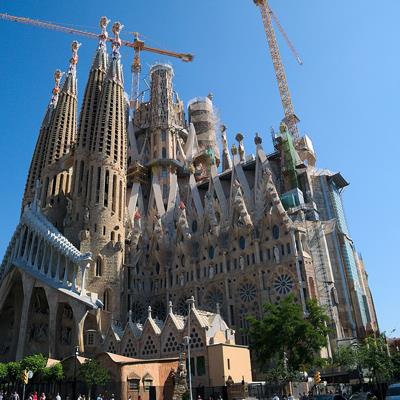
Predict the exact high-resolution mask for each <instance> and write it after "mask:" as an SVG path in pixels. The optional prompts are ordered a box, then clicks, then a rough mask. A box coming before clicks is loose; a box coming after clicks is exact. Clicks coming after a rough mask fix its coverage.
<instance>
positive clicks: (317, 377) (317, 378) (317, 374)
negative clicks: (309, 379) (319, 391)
mask: <svg viewBox="0 0 400 400" xmlns="http://www.w3.org/2000/svg"><path fill="white" fill-rule="evenodd" d="M320 382H321V372H319V371H316V372H315V374H314V383H315V384H316V385H318V384H319V383H320Z"/></svg>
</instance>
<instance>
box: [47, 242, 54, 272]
mask: <svg viewBox="0 0 400 400" xmlns="http://www.w3.org/2000/svg"><path fill="white" fill-rule="evenodd" d="M54 251H55V250H54V248H53V247H50V258H49V265H48V267H47V277H48V278H51V268H52V264H53V258H54Z"/></svg>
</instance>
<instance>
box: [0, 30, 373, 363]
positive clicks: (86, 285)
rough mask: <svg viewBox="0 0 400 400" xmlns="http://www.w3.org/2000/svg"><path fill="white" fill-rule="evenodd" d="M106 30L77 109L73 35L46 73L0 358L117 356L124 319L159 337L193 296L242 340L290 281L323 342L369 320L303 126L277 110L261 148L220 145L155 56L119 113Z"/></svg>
mask: <svg viewBox="0 0 400 400" xmlns="http://www.w3.org/2000/svg"><path fill="white" fill-rule="evenodd" d="M120 28H121V26H120V24H118V23H115V24H114V25H113V33H114V39H113V42H112V53H111V55H109V54H108V53H107V46H106V43H107V42H106V40H105V36H104V35H103V36H100V40H99V45H98V48H97V50H96V53H95V56H94V59H93V63H92V66H91V69H90V72H89V77H88V80H87V84H86V88H85V92H84V97H83V102H82V107H81V112H80V115H79V116H78V115H77V108H78V99H77V91H76V68H77V61H78V56H77V52H78V47H79V45H78V43H76V42H74V43H73V46H72V52H73V55H72V58H71V60H70V65H69V69H68V72H67V73H66V74H65V77H64V78H62V73H61V72H60V71H56V74H55V86H54V89H53V94H52V98H51V101H50V104H49V106H48V107H47V110H46V114H45V117H44V120H43V123H42V126H41V128H40V132H39V136H38V140H37V144H36V147H35V150H34V154H33V157H32V162H31V166H30V169H29V173H28V178H27V184H26V188H25V193H24V198H23V202H22V206H23V209H22V213H21V218H20V221H19V224H18V226H17V228H16V230H15V233H14V235H13V237H12V238H11V241H10V244H9V246H8V249H7V251H6V254H5V256H4V259H3V262H2V264H1V267H0V336H1V337H2V338H4V340H2V343H1V345H0V359H2V360H6V359H15V358H17V359H18V358H21V357H23V356H24V355H26V354H30V353H34V352H42V353H44V354H46V355H48V356H49V357H52V358H63V357H66V356H68V355H70V354H72V353H73V351H74V350H73V349H74V346H79V348H80V351H81V352H82V353H84V354H86V355H91V354H95V353H96V352H99V351H102V350H106V351H111V352H113V350H115V352H120V353H122V352H123V351H124V349H120V350H118V349H117V347H115V348H110V335H114V334H115V335H117V336H118V332H120V331H123V330H126V329H128V325H129V326H130V327H132V326H133V324H136V325H135V326H142V328H143V326H150V328H151V329H150V328H146V329H149V330H150V331H151V332H150V333H149V337H150V338H152V339H151V340H153V342H155V341H156V340H157V341H159V339H155V338H157V337H158V336H157V335H160V334H161V331H162V329H161V328H160V326H161V325H162V324H164V323H169V324H171V323H174V324H175V325H176V326H178V325H179V326H181V325H182V327H183V326H184V324H185V322H184V321H185V318H186V317H185V315H186V314H187V310H188V304H187V299H188V298H190V297H192V296H193V297H194V298H195V301H196V307H197V308H198V309H200V310H202V311H201V312H203V313H206V314H207V313H208V314H207V315H214V316H215V315H218V316H220V317H221V318H223V319H222V321H226V323H227V324H228V325H229V327H230V328H229V329H234V330H236V338H235V340H236V343H239V344H243V345H247V344H248V338H247V336H246V334H245V333H244V331H243V329H244V328H246V318H245V317H246V316H247V315H249V314H252V315H255V316H260V315H261V313H262V305H263V304H264V303H266V302H278V301H279V300H281V299H282V298H284V297H285V296H287V295H289V294H293V296H294V297H295V299H296V301H297V302H298V303H299V304H301V305H302V307H303V309H304V311H305V312H306V311H307V310H306V301H307V299H311V298H312V299H316V300H317V301H318V302H319V303H320V304H321V305H323V306H324V307H326V310H327V313H328V315H329V317H330V324H331V327H332V333H331V335H330V344H331V347H335V346H336V345H337V343H338V342H340V341H342V340H347V339H353V338H359V337H363V336H365V335H366V334H367V333H368V332H371V331H376V330H377V329H378V327H377V321H376V315H375V311H374V308H373V302H372V296H371V293H370V290H369V286H368V281H367V274H366V272H365V268H364V265H363V262H362V259H361V258H360V257H359V255H358V254H357V252H356V250H355V246H354V243H353V241H352V239H351V237H350V234H349V231H348V227H347V222H346V220H345V218H344V211H343V203H342V197H341V192H342V190H343V189H344V187H346V186H347V185H348V183H347V181H346V180H345V179H344V178H343V176H342V175H341V174H340V173H333V172H331V171H329V170H326V169H318V168H317V167H316V166H315V163H316V156H315V152H314V149H313V146H312V142H311V140H310V138H309V137H307V136H304V137H301V138H300V139H294V138H293V137H292V136H291V135H290V133H289V132H288V130H287V127H286V125H285V124H284V123H282V124H281V125H280V127H279V130H278V131H277V132H272V141H273V147H274V150H273V152H272V153H267V152H266V151H265V150H264V148H263V143H262V137H261V136H259V135H258V134H256V135H255V137H254V147H253V148H252V149H251V150H250V149H245V147H244V142H243V135H242V134H240V133H238V134H237V135H236V137H235V141H236V142H235V143H233V144H231V147H229V145H228V139H227V137H228V135H227V129H226V127H225V126H224V125H222V124H220V123H219V122H218V120H217V117H216V115H215V110H214V105H213V99H212V96H211V95H209V96H207V97H205V98H195V99H194V100H192V101H190V102H189V104H188V106H187V108H185V106H184V104H183V101H182V100H180V99H179V96H178V94H177V93H176V92H175V91H174V88H173V76H174V74H173V69H172V67H171V66H169V65H164V64H157V65H154V66H153V67H152V68H151V69H150V78H151V80H150V89H149V91H148V98H145V97H143V98H142V99H141V101H140V102H138V104H137V107H136V108H135V109H134V110H130V109H129V102H128V100H127V98H126V95H125V94H124V77H123V71H122V65H121V56H120V53H119V48H120V39H119V31H120ZM104 32H105V27H104V26H103V33H104ZM246 150H247V151H246ZM169 304H172V305H169ZM149 307H151V314H152V317H151V320H152V321H153V319H152V318H155V319H154V321H155V320H157V321H158V322H157V323H155V322H154V321H153V322H151V323H149V322H146V323H145V321H148V319H149ZM170 307H173V308H174V312H175V314H176V315H177V316H176V317H174V318H175V319H176V321H175V319H174V318H172V317H171V312H172V311H171V309H170ZM171 318H172V319H171ZM168 321H169V322H168ZM171 321H172V322H171ZM144 323H145V324H144ZM224 323H225V322H224ZM226 323H225V324H226ZM143 324H144V325H143ZM153 325H154V326H153ZM135 329H136V328H135ZM135 329H133V328H132V332H133V333H132V335H133V336H134V335H135V332H136V334H137V335H139V336H141V335H142V333H139V331H138V330H137V329H136V330H135ZM174 329H175V328H174ZM176 329H178V328H176ZM182 329H183V328H182ZM207 329H208V328H207ZM227 329H228V328H227ZM139 330H140V329H139ZM232 332H233V330H232ZM149 340H150V339H149ZM165 340H167V339H165ZM230 340H231V339H230ZM149 343H150V342H149ZM149 346H150V344H149ZM163 346H164V347H165V348H167V347H168V346H167V344H163ZM131 347H132V349H130V352H131V353H132V354H134V352H135V351H139V350H138V349H137V350H135V349H134V346H133V345H132V346H131ZM175 347H176V349H177V346H175ZM140 351H141V350H140ZM177 351H178V350H177ZM328 351H330V349H328ZM142 356H143V357H144V358H146V356H148V357H150V354H147V355H146V354H144V353H143V354H142ZM161 356H162V354H161Z"/></svg>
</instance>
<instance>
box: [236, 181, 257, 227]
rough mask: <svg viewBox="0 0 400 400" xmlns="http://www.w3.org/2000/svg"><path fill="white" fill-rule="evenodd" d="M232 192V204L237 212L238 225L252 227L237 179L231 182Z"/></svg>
mask: <svg viewBox="0 0 400 400" xmlns="http://www.w3.org/2000/svg"><path fill="white" fill-rule="evenodd" d="M233 193H234V196H233V206H234V208H235V209H236V211H237V212H238V213H239V219H238V225H239V226H245V227H246V228H248V229H250V228H252V226H253V222H252V221H251V217H250V214H249V213H248V211H247V207H246V203H245V201H244V198H243V193H242V189H241V188H240V184H239V182H238V181H235V182H234V184H233Z"/></svg>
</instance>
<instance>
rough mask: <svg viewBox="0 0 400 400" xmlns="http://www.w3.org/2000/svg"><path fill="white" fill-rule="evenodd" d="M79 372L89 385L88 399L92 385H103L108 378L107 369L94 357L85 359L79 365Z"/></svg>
mask: <svg viewBox="0 0 400 400" xmlns="http://www.w3.org/2000/svg"><path fill="white" fill-rule="evenodd" d="M80 373H81V375H82V377H83V379H84V381H85V382H86V383H87V385H88V387H89V393H88V397H89V399H90V394H91V389H92V386H93V385H105V384H106V383H107V382H108V381H109V380H110V375H109V373H108V371H107V370H106V369H105V368H104V367H103V366H101V365H100V364H99V362H98V361H96V360H94V359H91V360H86V361H85V363H84V364H82V365H81V366H80Z"/></svg>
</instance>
